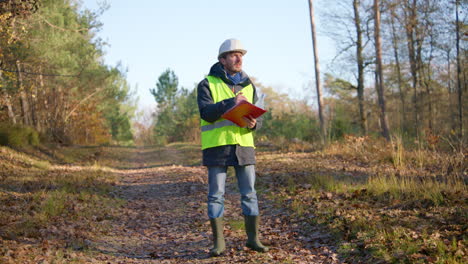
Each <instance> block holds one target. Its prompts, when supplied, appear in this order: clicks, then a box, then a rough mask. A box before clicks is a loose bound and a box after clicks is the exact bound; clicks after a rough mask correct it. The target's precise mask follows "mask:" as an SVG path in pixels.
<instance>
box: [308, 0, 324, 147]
mask: <svg viewBox="0 0 468 264" xmlns="http://www.w3.org/2000/svg"><path fill="white" fill-rule="evenodd" d="M309 10H310V24H311V29H312V44H313V49H314V66H315V85H316V88H317V102H318V111H319V120H320V131H321V137H322V143H325V142H326V138H327V132H326V128H325V120H324V118H323V100H322V87H321V82H320V63H319V57H318V48H317V38H316V31H315V19H314V5H313V0H309Z"/></svg>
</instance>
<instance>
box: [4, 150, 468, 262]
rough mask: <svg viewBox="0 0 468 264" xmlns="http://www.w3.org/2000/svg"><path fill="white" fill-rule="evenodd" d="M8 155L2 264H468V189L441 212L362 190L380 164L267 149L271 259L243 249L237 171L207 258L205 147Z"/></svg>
mask: <svg viewBox="0 0 468 264" xmlns="http://www.w3.org/2000/svg"><path fill="white" fill-rule="evenodd" d="M0 150H1V151H0V180H1V181H0V262H1V263H390V262H396V263H398V262H401V263H463V262H464V261H465V260H466V257H467V256H466V228H467V225H466V222H467V221H466V220H467V217H466V216H467V213H466V209H467V199H466V196H467V194H466V186H465V185H464V186H462V187H461V189H460V190H461V191H460V190H455V189H454V190H453V193H445V194H444V195H445V196H446V197H445V200H444V202H442V203H441V204H434V202H433V201H432V200H430V199H424V198H421V199H419V198H418V199H416V198H413V199H411V201H409V200H408V199H404V198H402V197H403V196H398V195H397V197H393V196H392V193H390V192H382V193H380V194H379V193H374V192H373V190H372V189H371V188H369V187H368V186H367V187H366V186H364V185H362V184H364V182H368V181H369V178H370V177H371V175H375V171H373V170H375V169H376V167H378V170H379V171H381V172H383V171H387V172H388V171H391V170H393V168H391V166H382V164H381V163H379V164H371V163H367V164H363V163H362V160H360V159H356V158H353V159H348V158H346V157H344V156H342V155H341V156H340V155H335V154H333V155H325V154H323V153H314V152H310V153H304V152H288V153H285V152H283V151H268V150H264V151H259V152H258V163H259V164H258V166H257V173H258V196H259V201H260V210H261V214H262V223H261V227H260V228H261V240H262V241H263V242H264V244H266V245H268V246H269V247H270V251H269V252H268V253H264V254H262V253H257V252H254V251H251V250H249V249H247V248H246V247H245V246H244V244H245V239H246V236H245V232H244V226H243V217H242V214H241V210H240V205H239V194H238V191H237V184H236V182H235V177H233V175H232V174H233V173H232V171H231V170H230V171H229V173H230V176H229V177H228V183H227V193H226V201H225V204H226V210H225V222H226V226H225V236H226V243H227V250H226V252H225V254H224V255H222V256H220V257H215V258H210V257H209V248H210V247H211V246H212V242H211V230H210V225H209V221H208V218H207V214H206V190H207V177H206V174H207V173H206V169H205V168H204V167H202V166H200V156H201V155H200V151H199V147H198V146H196V145H192V144H184V143H178V144H172V145H169V146H166V147H151V148H131V147H68V148H63V149H59V150H51V149H45V148H44V149H41V150H39V151H38V150H29V151H25V152H18V151H14V150H11V149H9V148H4V147H2V148H0ZM452 170H453V168H452ZM399 173H400V174H403V172H399ZM463 173H466V170H465V169H464V168H463ZM312 174H313V175H314V176H313V177H312V176H311V175H312ZM418 175H420V172H419V174H418ZM465 176H466V175H465ZM350 179H352V180H350ZM339 181H340V182H344V183H345V185H347V186H352V187H346V188H344V187H339V185H340V182H339ZM330 185H333V186H332V187H330ZM327 186H328V187H327ZM363 186H364V187H363ZM452 187H453V186H452ZM379 195H381V196H382V197H380V196H379ZM387 200H389V201H387ZM381 225H383V226H385V225H389V226H388V227H383V228H382V227H381ZM387 228H389V229H387ZM380 229H383V233H379V232H380V231H378V230H380ZM382 234H384V235H382ZM410 242H411V243H410ZM394 243H398V245H396V244H394ZM402 244H403V246H402ZM383 247H386V249H383ZM388 248H390V249H388ZM392 249H393V251H392Z"/></svg>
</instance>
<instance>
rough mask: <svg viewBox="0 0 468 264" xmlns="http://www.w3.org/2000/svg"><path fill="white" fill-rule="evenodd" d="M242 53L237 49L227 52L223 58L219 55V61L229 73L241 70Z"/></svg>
mask: <svg viewBox="0 0 468 264" xmlns="http://www.w3.org/2000/svg"><path fill="white" fill-rule="evenodd" d="M242 56H243V55H242V53H241V52H239V51H234V52H229V53H228V54H227V55H226V56H225V58H223V57H221V58H220V59H219V61H220V62H221V64H222V65H223V66H224V69H225V70H226V72H227V73H228V74H230V75H233V74H236V73H238V72H240V71H242Z"/></svg>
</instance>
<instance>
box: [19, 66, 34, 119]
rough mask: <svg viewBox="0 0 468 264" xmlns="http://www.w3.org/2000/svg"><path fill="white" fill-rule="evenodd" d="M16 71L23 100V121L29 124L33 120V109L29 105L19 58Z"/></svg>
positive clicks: (21, 100) (21, 99)
mask: <svg viewBox="0 0 468 264" xmlns="http://www.w3.org/2000/svg"><path fill="white" fill-rule="evenodd" d="M16 71H17V78H18V81H17V85H18V91H19V94H20V102H21V113H22V115H23V123H24V124H25V125H27V126H30V125H32V122H31V109H30V107H29V102H28V96H27V94H26V91H25V88H24V82H23V73H22V71H21V62H20V61H19V60H17V61H16Z"/></svg>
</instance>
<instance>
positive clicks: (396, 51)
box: [390, 3, 406, 129]
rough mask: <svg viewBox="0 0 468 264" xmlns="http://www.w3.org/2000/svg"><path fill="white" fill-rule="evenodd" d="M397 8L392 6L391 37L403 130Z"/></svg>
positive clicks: (402, 88) (403, 106) (403, 98)
mask: <svg viewBox="0 0 468 264" xmlns="http://www.w3.org/2000/svg"><path fill="white" fill-rule="evenodd" d="M396 6H397V3H391V4H390V26H391V32H392V33H391V36H392V48H393V56H394V60H395V71H396V75H397V86H398V94H399V98H400V104H401V109H400V113H401V118H400V124H399V125H400V129H403V128H404V127H405V126H406V90H405V89H404V86H405V84H404V81H403V74H402V69H401V62H400V52H399V47H398V46H399V45H398V44H399V42H400V37H399V34H398V32H397V26H396V21H395V20H396V19H397V14H396V11H395V9H396Z"/></svg>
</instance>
